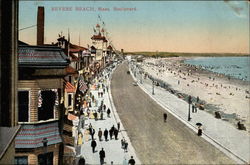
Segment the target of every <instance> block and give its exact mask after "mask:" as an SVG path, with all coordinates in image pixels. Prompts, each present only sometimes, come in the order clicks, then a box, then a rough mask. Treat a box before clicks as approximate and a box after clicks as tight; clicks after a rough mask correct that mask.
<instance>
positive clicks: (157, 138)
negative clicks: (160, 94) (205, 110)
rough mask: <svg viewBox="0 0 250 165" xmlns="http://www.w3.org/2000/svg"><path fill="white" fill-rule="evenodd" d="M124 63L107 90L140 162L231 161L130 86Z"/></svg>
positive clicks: (219, 162) (138, 90)
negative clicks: (164, 119)
mask: <svg viewBox="0 0 250 165" xmlns="http://www.w3.org/2000/svg"><path fill="white" fill-rule="evenodd" d="M127 71H128V65H127V63H123V64H121V65H119V66H118V68H117V69H116V70H115V72H114V74H113V76H112V83H111V91H112V97H113V101H114V105H115V107H116V110H117V113H118V115H119V117H120V119H121V121H122V124H123V126H124V128H125V130H123V131H127V134H128V136H129V137H130V140H131V142H132V145H133V147H134V149H135V151H136V153H137V156H138V157H139V159H140V160H141V162H142V163H143V164H150V165H153V164H157V165H160V164H161V165H165V164H235V162H234V161H233V160H231V159H230V158H229V157H227V156H226V155H225V154H224V153H222V152H221V151H219V150H218V149H217V148H215V147H214V146H213V145H211V144H210V143H208V142H207V141H205V140H204V139H203V138H201V137H199V136H197V135H196V133H195V132H193V131H192V130H190V129H189V128H188V127H187V126H185V125H184V124H183V123H182V122H180V121H179V120H178V119H176V118H175V117H174V116H172V115H171V114H169V113H168V119H167V123H164V122H163V113H164V112H166V110H165V109H163V108H162V107H161V106H159V105H158V104H157V103H156V102H155V101H153V100H152V99H151V98H150V97H149V96H148V95H147V94H146V93H145V92H144V91H143V90H141V89H140V87H139V86H134V85H133V79H132V77H131V75H129V74H127Z"/></svg>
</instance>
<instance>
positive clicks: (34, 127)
mask: <svg viewBox="0 0 250 165" xmlns="http://www.w3.org/2000/svg"><path fill="white" fill-rule="evenodd" d="M44 138H47V140H48V143H47V145H52V144H57V143H61V142H62V139H61V136H60V134H59V128H58V122H57V121H54V122H49V123H40V124H27V125H22V126H21V129H20V131H19V132H18V134H17V136H16V139H15V148H38V147H43V142H42V140H43V139H44Z"/></svg>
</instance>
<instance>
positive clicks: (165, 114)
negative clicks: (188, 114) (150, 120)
mask: <svg viewBox="0 0 250 165" xmlns="http://www.w3.org/2000/svg"><path fill="white" fill-rule="evenodd" d="M167 117H168V115H167V113H163V119H164V122H165V123H166V122H167Z"/></svg>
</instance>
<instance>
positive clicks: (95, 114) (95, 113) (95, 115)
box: [93, 111, 97, 120]
mask: <svg viewBox="0 0 250 165" xmlns="http://www.w3.org/2000/svg"><path fill="white" fill-rule="evenodd" d="M93 115H94V117H95V120H97V112H96V111H94V114H93Z"/></svg>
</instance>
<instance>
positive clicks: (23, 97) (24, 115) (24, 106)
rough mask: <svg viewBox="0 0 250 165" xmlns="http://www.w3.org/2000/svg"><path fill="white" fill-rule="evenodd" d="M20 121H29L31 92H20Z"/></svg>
mask: <svg viewBox="0 0 250 165" xmlns="http://www.w3.org/2000/svg"><path fill="white" fill-rule="evenodd" d="M18 121H19V122H28V121H29V91H18Z"/></svg>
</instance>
